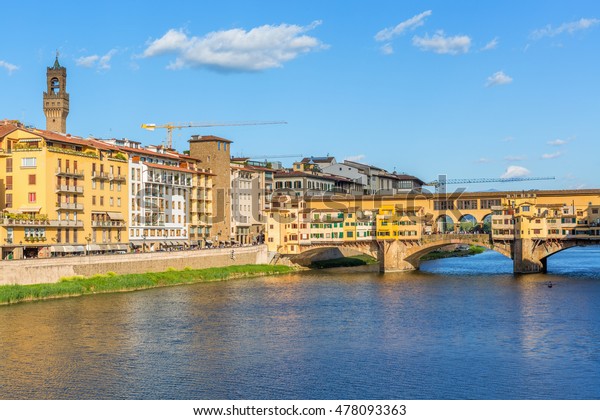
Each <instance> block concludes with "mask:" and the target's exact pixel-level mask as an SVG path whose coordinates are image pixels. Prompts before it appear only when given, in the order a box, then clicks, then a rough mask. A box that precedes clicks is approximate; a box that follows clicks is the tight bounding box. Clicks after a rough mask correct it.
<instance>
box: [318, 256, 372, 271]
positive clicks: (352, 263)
mask: <svg viewBox="0 0 600 420" xmlns="http://www.w3.org/2000/svg"><path fill="white" fill-rule="evenodd" d="M376 263H377V260H376V259H375V258H373V257H371V256H369V255H355V256H352V257H342V258H334V259H331V260H323V261H314V262H312V263H311V264H310V266H309V267H310V268H317V269H320V268H336V267H358V266H361V265H371V264H376Z"/></svg>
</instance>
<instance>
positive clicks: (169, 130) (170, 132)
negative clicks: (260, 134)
mask: <svg viewBox="0 0 600 420" xmlns="http://www.w3.org/2000/svg"><path fill="white" fill-rule="evenodd" d="M270 124H287V122H285V121H248V122H230V123H187V124H174V123H168V124H142V128H145V129H146V130H150V131H154V130H155V129H157V128H166V129H167V143H166V147H167V148H168V149H172V148H173V130H174V129H178V130H180V129H182V128H193V127H235V126H240V125H270Z"/></svg>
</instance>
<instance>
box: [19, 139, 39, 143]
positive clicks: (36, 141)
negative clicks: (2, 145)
mask: <svg viewBox="0 0 600 420" xmlns="http://www.w3.org/2000/svg"><path fill="white" fill-rule="evenodd" d="M41 141H42V139H19V143H39V142H41Z"/></svg>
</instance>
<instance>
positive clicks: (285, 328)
mask: <svg viewBox="0 0 600 420" xmlns="http://www.w3.org/2000/svg"><path fill="white" fill-rule="evenodd" d="M511 267H512V265H511V261H510V260H508V259H506V258H504V257H502V256H501V255H499V254H496V253H493V252H486V253H484V254H481V255H478V256H474V257H469V258H454V259H446V260H438V261H432V262H428V263H424V264H423V265H422V270H421V271H420V272H411V273H400V274H386V275H380V274H377V273H367V272H346V273H340V272H335V271H329V272H324V271H321V272H310V273H300V274H293V275H286V276H282V277H268V278H254V279H247V280H234V281H228V282H221V283H205V284H197V285H192V286H181V287H172V288H164V289H154V290H148V291H143V292H134V293H123V294H109V295H99V296H90V297H83V298H73V299H61V300H54V301H46V302H37V303H29V304H19V305H14V306H4V307H0V372H1V374H0V398H4V399H15V398H16V399H22V398H33V399H46V398H51V399H65V398H66V399H105V398H107V399H372V398H378V399H457V398H458V399H470V398H475V399H497V398H500V399H598V398H600V374H599V373H600V344H599V343H600V249H598V248H582V249H576V250H569V251H565V252H563V253H560V254H558V255H556V256H554V257H552V258H551V259H550V260H549V270H550V273H549V274H547V275H528V276H514V275H513V274H512V271H511ZM548 281H551V282H552V283H553V287H552V288H549V287H548V286H547V284H546V283H547V282H548Z"/></svg>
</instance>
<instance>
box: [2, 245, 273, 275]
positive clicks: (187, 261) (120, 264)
mask: <svg viewBox="0 0 600 420" xmlns="http://www.w3.org/2000/svg"><path fill="white" fill-rule="evenodd" d="M232 250H233V255H234V258H232V255H231V251H232ZM269 262H270V260H269V255H268V252H267V247H266V246H265V245H259V246H249V247H240V248H223V249H202V250H198V251H180V252H152V253H145V254H122V255H97V256H84V257H65V258H49V259H33V260H12V261H2V262H0V285H6V284H36V283H56V282H58V281H59V280H60V278H61V277H70V276H77V275H82V276H93V275H94V274H105V273H108V272H110V271H112V272H115V273H117V274H133V273H149V272H160V271H167V269H169V268H174V269H175V270H183V269H184V268H186V267H189V268H192V269H200V268H210V267H226V266H229V265H242V264H268V263H269Z"/></svg>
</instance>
